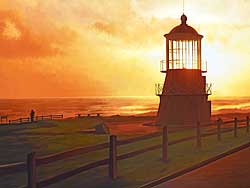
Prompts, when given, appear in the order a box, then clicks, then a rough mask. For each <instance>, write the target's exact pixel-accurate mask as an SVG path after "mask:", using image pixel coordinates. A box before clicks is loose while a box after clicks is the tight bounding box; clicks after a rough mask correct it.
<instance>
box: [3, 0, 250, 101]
mask: <svg viewBox="0 0 250 188" xmlns="http://www.w3.org/2000/svg"><path fill="white" fill-rule="evenodd" d="M249 10H250V1H249V2H248V1H244V0H238V1H234V0H225V1H219V2H216V3H214V2H213V3H211V1H210V0H201V1H195V0H186V5H185V14H186V15H187V16H188V24H189V25H192V26H193V27H194V28H196V29H197V30H198V31H199V32H200V33H201V34H203V35H204V39H203V60H207V61H208V74H207V77H208V82H211V83H213V96H215V97H220V96H235V95H236V96H247V95H250V61H249V60H250V43H249V42H248V41H250V19H249ZM181 14H182V1H181V0H180V1H176V0H121V1H120V0H119V1H118V0H107V1H105V0H91V1H89V0H70V1H69V0H43V1H41V0H11V1H10V0H1V1H0V84H1V92H0V98H27V97H33V98H35V97H80V96H103V95H105V96H106V95H109V96H110V95H116V96H117V95H118V96H140V95H147V96H150V95H154V83H157V82H162V81H163V79H164V74H161V73H160V72H159V67H160V66H159V61H160V60H161V59H164V58H165V46H164V44H165V40H164V37H163V35H164V34H165V33H168V32H169V30H170V29H171V28H172V27H174V26H175V25H177V24H179V23H180V21H179V17H180V15H181Z"/></svg>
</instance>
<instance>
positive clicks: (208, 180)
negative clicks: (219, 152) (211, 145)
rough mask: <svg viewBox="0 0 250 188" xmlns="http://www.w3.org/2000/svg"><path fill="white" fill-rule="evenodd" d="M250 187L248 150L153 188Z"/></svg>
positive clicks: (249, 149) (249, 150)
mask: <svg viewBox="0 0 250 188" xmlns="http://www.w3.org/2000/svg"><path fill="white" fill-rule="evenodd" d="M197 187H201V188H215V187H218V188H247V187H250V148H247V149H244V150H242V151H240V152H237V153H234V154H232V155H230V156H227V157H225V158H223V159H220V160H218V161H215V162H213V163H211V164H209V165H207V166H204V167H202V168H200V169H198V170H194V171H192V172H190V173H187V174H185V175H183V176H180V177H178V178H175V179H173V180H170V181H168V182H165V183H163V184H160V185H158V186H156V187H154V188H197Z"/></svg>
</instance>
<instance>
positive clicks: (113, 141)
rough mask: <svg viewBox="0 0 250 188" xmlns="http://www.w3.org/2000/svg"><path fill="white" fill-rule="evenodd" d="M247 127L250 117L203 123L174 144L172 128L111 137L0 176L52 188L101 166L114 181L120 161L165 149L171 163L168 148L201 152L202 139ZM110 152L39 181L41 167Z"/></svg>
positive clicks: (3, 170) (3, 169)
mask: <svg viewBox="0 0 250 188" xmlns="http://www.w3.org/2000/svg"><path fill="white" fill-rule="evenodd" d="M232 123H233V125H234V126H233V128H230V129H222V126H223V125H228V124H232ZM239 123H244V124H245V126H242V127H240V128H246V132H247V133H248V132H249V117H247V118H246V119H243V120H238V119H237V118H235V119H234V120H232V121H224V122H223V121H222V120H221V119H218V120H217V121H216V122H212V123H208V124H203V125H201V124H200V123H199V122H197V125H196V126H191V127H190V128H195V130H196V135H195V136H189V137H185V138H181V139H178V140H174V141H168V128H167V127H166V126H165V127H163V131H162V132H157V133H153V134H149V135H144V136H140V137H134V138H130V139H126V140H117V136H115V135H111V136H110V138H109V142H106V143H102V144H98V145H94V146H87V147H79V148H74V149H71V150H67V151H63V152H60V153H56V154H52V155H47V156H42V157H38V156H36V153H34V152H32V153H30V154H28V155H27V161H26V162H20V163H14V164H7V165H1V166H0V175H1V176H3V175H7V174H13V173H17V172H21V171H26V172H27V186H24V187H27V188H41V187H47V186H49V185H51V184H54V183H57V182H60V181H63V180H64V179H66V178H69V177H71V176H74V175H76V174H79V173H81V172H83V171H87V170H90V169H93V168H96V167H99V166H103V165H108V175H109V177H110V178H112V179H116V178H117V174H118V161H119V160H123V159H128V158H131V157H134V156H137V155H140V154H143V153H145V152H148V151H152V150H156V149H160V148H161V149H162V160H163V161H167V160H168V147H169V146H170V145H174V144H177V143H182V142H186V141H190V140H196V146H197V147H198V148H201V147H202V137H207V136H211V135H217V139H218V141H221V140H222V133H225V132H230V131H233V136H234V137H237V136H238V134H237V130H238V128H239V127H238V124H239ZM211 126H216V127H217V128H216V129H215V130H216V131H213V132H210V133H202V128H205V127H211ZM159 136H162V143H159V144H156V145H153V146H150V147H146V148H143V149H139V150H136V151H132V152H129V153H125V154H122V155H119V154H118V152H117V147H118V146H121V145H125V144H130V143H134V142H138V141H143V140H147V139H151V138H155V137H159ZM107 148H109V156H108V158H106V159H102V160H99V161H95V162H91V163H89V164H84V165H81V166H79V167H77V168H75V169H73V170H69V171H66V172H63V173H61V174H58V175H55V176H52V177H48V178H45V179H43V180H38V179H37V176H36V171H37V168H38V167H39V166H42V165H45V164H49V163H53V162H56V161H59V160H65V159H68V158H70V157H74V156H77V155H80V154H86V153H90V152H94V151H99V150H103V149H107Z"/></svg>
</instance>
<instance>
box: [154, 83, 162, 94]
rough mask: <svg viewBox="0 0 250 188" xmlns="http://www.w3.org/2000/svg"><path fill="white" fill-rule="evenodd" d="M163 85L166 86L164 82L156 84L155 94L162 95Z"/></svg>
mask: <svg viewBox="0 0 250 188" xmlns="http://www.w3.org/2000/svg"><path fill="white" fill-rule="evenodd" d="M163 86H164V85H163V84H159V83H157V84H155V95H156V96H160V95H162V92H163Z"/></svg>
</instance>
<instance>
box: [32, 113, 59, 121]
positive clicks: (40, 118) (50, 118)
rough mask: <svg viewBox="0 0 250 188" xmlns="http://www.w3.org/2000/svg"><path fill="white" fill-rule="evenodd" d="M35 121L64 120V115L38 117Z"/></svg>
mask: <svg viewBox="0 0 250 188" xmlns="http://www.w3.org/2000/svg"><path fill="white" fill-rule="evenodd" d="M35 119H36V121H43V120H57V119H63V114H55V115H47V116H36V118H35Z"/></svg>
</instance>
